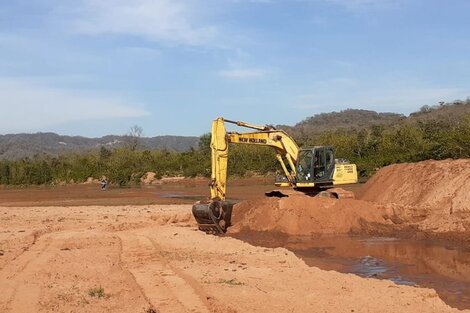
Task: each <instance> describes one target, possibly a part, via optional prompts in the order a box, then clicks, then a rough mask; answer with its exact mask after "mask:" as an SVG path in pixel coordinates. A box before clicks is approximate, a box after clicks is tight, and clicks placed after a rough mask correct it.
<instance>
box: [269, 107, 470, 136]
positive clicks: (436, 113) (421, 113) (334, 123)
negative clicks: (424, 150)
mask: <svg viewBox="0 0 470 313" xmlns="http://www.w3.org/2000/svg"><path fill="white" fill-rule="evenodd" d="M468 114H470V98H469V99H467V100H465V101H460V100H456V101H454V102H450V103H441V104H438V105H434V106H428V105H424V106H422V107H421V108H420V109H419V110H418V111H416V112H413V113H411V114H410V115H409V116H405V115H403V114H397V113H378V112H375V111H370V110H361V109H346V110H343V111H340V112H331V113H320V114H316V115H314V116H311V117H307V118H306V119H304V120H303V121H301V122H299V123H297V124H295V125H294V126H288V125H277V126H276V127H277V128H279V129H283V130H285V131H287V132H288V133H289V134H291V135H292V136H294V137H295V138H296V139H298V140H300V141H303V140H306V139H307V138H309V137H312V136H314V137H315V136H316V135H319V134H322V133H325V132H330V131H341V130H342V131H359V130H362V129H368V128H370V127H372V126H377V125H382V126H384V127H387V126H391V125H397V124H402V123H414V122H424V121H431V120H432V121H439V122H451V121H455V120H459V119H461V118H462V117H463V116H465V115H468Z"/></svg>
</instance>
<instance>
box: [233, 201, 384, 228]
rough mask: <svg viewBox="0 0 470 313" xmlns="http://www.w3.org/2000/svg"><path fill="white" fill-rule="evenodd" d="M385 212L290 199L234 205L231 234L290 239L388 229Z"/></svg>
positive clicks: (348, 204)
mask: <svg viewBox="0 0 470 313" xmlns="http://www.w3.org/2000/svg"><path fill="white" fill-rule="evenodd" d="M387 215H388V214H387V213H386V209H385V208H384V207H382V206H380V205H377V204H374V203H370V202H367V201H361V200H354V199H341V200H337V199H330V198H318V197H309V196H305V195H293V196H289V197H285V198H263V199H260V200H251V201H244V202H241V203H239V204H237V205H235V207H234V209H233V214H232V224H233V225H234V226H233V227H231V228H230V229H229V232H230V233H239V232H243V231H272V232H280V233H284V234H289V235H313V234H340V233H349V232H362V231H365V230H366V229H367V228H369V225H370V224H379V225H388V224H391V221H390V220H389V219H388V218H387Z"/></svg>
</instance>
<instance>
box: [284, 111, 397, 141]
mask: <svg viewBox="0 0 470 313" xmlns="http://www.w3.org/2000/svg"><path fill="white" fill-rule="evenodd" d="M404 119H406V116H405V115H403V114H397V113H377V112H375V111H370V110H358V109H347V110H343V111H340V112H331V113H320V114H316V115H314V116H311V117H308V118H306V119H305V120H303V121H301V122H299V123H297V124H295V125H294V126H287V125H278V126H277V128H280V129H284V130H286V131H287V132H290V133H292V135H294V136H296V137H300V138H301V137H304V136H307V135H316V134H320V133H323V132H325V131H332V130H338V129H346V130H348V129H362V128H368V127H370V126H373V125H381V124H385V125H390V124H394V123H398V122H401V121H403V120H404Z"/></svg>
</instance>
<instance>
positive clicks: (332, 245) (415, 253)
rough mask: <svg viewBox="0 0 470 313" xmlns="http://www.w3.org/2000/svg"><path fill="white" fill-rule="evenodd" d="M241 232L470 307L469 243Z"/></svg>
mask: <svg viewBox="0 0 470 313" xmlns="http://www.w3.org/2000/svg"><path fill="white" fill-rule="evenodd" d="M236 237H237V238H239V239H242V240H244V241H247V242H249V243H251V244H253V245H257V246H264V247H270V248H271V247H272V248H274V247H284V248H287V249H289V250H291V251H293V252H294V253H295V254H296V255H297V256H299V257H300V258H302V259H303V260H304V261H305V263H306V264H308V265H310V266H316V267H319V268H322V269H326V270H336V271H339V272H344V273H354V274H357V275H359V276H362V277H371V278H379V279H389V280H392V281H394V282H395V283H397V284H404V285H411V286H414V285H418V286H423V287H429V288H433V289H435V290H436V291H437V292H438V293H439V295H440V297H441V298H442V299H443V300H444V301H446V303H448V304H449V305H451V306H454V307H457V308H460V309H463V308H470V252H469V251H468V250H467V249H465V247H461V246H458V245H449V244H444V243H442V242H438V241H421V240H403V239H396V238H365V237H348V236H340V237H338V236H336V237H316V238H311V237H288V236H283V235H276V236H273V234H263V233H251V234H244V235H243V236H240V235H237V236H236Z"/></svg>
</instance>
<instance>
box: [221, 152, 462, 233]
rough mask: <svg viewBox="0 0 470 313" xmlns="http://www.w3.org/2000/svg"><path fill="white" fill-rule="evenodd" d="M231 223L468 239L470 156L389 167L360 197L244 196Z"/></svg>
mask: <svg viewBox="0 0 470 313" xmlns="http://www.w3.org/2000/svg"><path fill="white" fill-rule="evenodd" d="M232 224H233V225H234V226H233V227H232V228H231V229H230V230H229V231H230V232H231V233H240V232H243V231H273V232H280V233H284V234H288V235H312V234H340V233H358V234H359V233H360V234H371V233H373V234H387V235H388V234H392V235H394V234H395V235H398V234H400V233H403V234H404V233H405V232H407V233H408V234H411V235H413V236H414V235H416V236H418V235H419V236H421V235H422V234H432V235H433V236H434V235H436V234H438V235H439V236H441V237H442V235H443V234H450V233H457V236H454V235H452V236H453V239H459V240H460V239H465V238H467V237H468V236H466V235H465V234H467V233H470V159H463V160H444V161H432V160H431V161H424V162H419V163H405V164H395V165H391V166H388V167H385V168H383V169H381V170H379V171H378V172H377V174H376V175H374V176H373V177H372V178H371V179H370V180H369V181H368V182H367V183H366V184H365V185H364V187H363V188H362V190H361V191H359V193H358V195H357V200H354V199H341V200H337V199H329V198H318V197H308V196H305V195H294V196H289V197H286V198H264V199H259V200H252V201H247V202H242V203H239V204H237V205H236V206H235V207H234V210H233V217H232ZM459 236H460V237H459ZM457 237H459V238H457Z"/></svg>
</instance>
